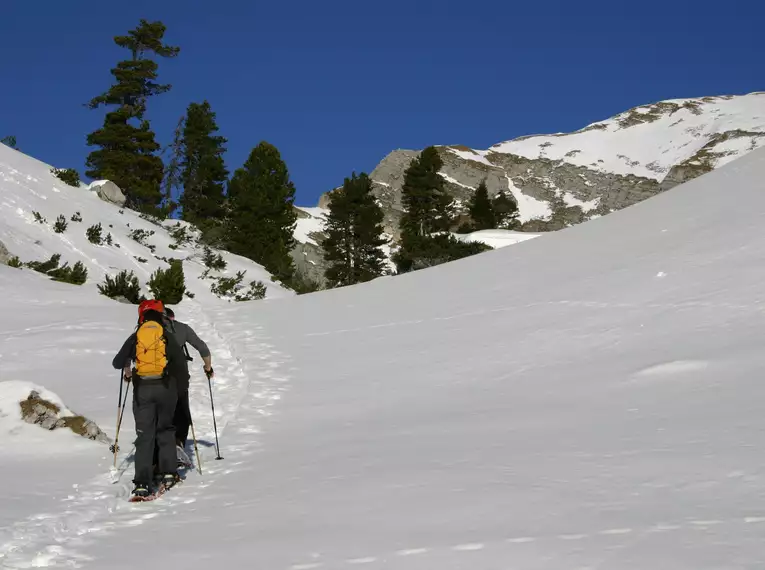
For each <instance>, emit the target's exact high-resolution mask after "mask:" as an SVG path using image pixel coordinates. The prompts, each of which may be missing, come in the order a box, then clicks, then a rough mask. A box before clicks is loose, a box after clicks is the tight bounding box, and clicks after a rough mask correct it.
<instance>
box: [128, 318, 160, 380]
mask: <svg viewBox="0 0 765 570" xmlns="http://www.w3.org/2000/svg"><path fill="white" fill-rule="evenodd" d="M135 336H136V344H135V362H136V373H137V374H138V376H140V377H142V378H161V377H162V376H164V374H165V367H166V366H167V341H166V339H165V331H164V329H163V328H162V325H161V324H159V323H157V322H154V321H146V322H145V323H142V324H141V325H140V326H139V327H138V330H137V331H136V333H135Z"/></svg>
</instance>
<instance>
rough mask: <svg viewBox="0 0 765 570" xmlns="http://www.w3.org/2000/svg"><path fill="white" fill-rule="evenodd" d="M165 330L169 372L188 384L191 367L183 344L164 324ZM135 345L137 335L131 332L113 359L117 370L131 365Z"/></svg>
mask: <svg viewBox="0 0 765 570" xmlns="http://www.w3.org/2000/svg"><path fill="white" fill-rule="evenodd" d="M162 328H163V329H164V330H165V339H166V340H167V353H166V355H167V372H168V374H170V376H172V377H173V378H175V379H176V380H177V381H178V382H180V383H182V384H184V383H185V384H187V383H188V381H189V368H188V366H187V365H186V355H185V354H183V350H181V345H180V344H178V341H177V340H176V338H175V337H174V336H173V335H172V334H168V332H169V331H168V330H167V328H166V327H165V325H164V324H163V325H162ZM135 345H136V336H135V333H133V334H131V335H130V336H129V337H128V338H127V340H126V341H125V344H123V345H122V348H121V349H120V351H119V352H118V353H117V356H115V357H114V360H112V366H113V367H114V368H115V369H116V370H120V369H122V368H126V367H128V366H130V364H131V363H132V361H133V360H135Z"/></svg>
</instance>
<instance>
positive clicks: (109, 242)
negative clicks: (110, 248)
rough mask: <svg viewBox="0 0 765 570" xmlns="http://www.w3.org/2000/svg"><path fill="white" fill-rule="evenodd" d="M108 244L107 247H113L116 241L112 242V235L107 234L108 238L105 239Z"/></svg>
mask: <svg viewBox="0 0 765 570" xmlns="http://www.w3.org/2000/svg"><path fill="white" fill-rule="evenodd" d="M104 241H105V242H106V245H112V244H113V243H114V241H113V240H112V234H110V233H108V234H106V238H105V239H104Z"/></svg>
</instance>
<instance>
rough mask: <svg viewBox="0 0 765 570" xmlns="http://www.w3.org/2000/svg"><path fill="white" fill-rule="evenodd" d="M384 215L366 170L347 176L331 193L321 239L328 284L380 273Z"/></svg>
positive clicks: (381, 267) (373, 276)
mask: <svg viewBox="0 0 765 570" xmlns="http://www.w3.org/2000/svg"><path fill="white" fill-rule="evenodd" d="M383 219H384V215H383V211H382V208H380V206H379V204H377V201H376V200H375V197H374V195H373V194H372V180H371V179H370V178H369V177H368V176H367V175H366V174H365V173H363V172H362V173H361V175H359V176H356V173H353V174H352V175H351V178H346V179H345V181H344V182H343V186H342V188H340V189H338V190H335V191H334V192H332V194H331V199H330V204H329V214H328V216H327V222H326V225H325V231H326V233H327V239H325V240H324V241H323V242H322V244H321V245H322V249H323V250H324V259H325V260H326V261H327V262H328V267H327V269H326V270H325V275H326V277H327V281H328V282H329V284H330V286H332V287H338V286H344V285H353V284H354V283H362V282H364V281H369V280H371V279H374V278H375V277H379V276H380V275H382V274H383V271H384V269H385V254H384V253H383V252H382V251H381V250H380V246H382V245H385V244H386V243H387V240H385V239H384V238H383V237H382V233H383V226H382V222H383Z"/></svg>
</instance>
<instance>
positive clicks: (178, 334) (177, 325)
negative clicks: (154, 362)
mask: <svg viewBox="0 0 765 570" xmlns="http://www.w3.org/2000/svg"><path fill="white" fill-rule="evenodd" d="M171 330H173V334H174V335H175V339H176V340H177V341H178V344H180V345H181V347H183V345H184V344H186V343H189V344H190V345H191V346H193V347H194V348H195V349H196V351H197V352H198V353H199V356H201V357H202V358H207V357H208V356H210V349H209V348H207V345H206V344H205V342H204V341H203V340H202V339H201V338H199V337H198V336H197V333H195V332H194V329H192V328H191V327H190V326H189V325H187V324H186V323H182V322H180V321H173V322H172V325H171Z"/></svg>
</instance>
